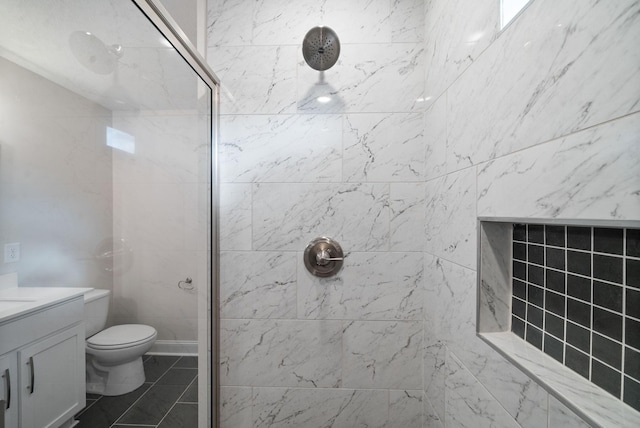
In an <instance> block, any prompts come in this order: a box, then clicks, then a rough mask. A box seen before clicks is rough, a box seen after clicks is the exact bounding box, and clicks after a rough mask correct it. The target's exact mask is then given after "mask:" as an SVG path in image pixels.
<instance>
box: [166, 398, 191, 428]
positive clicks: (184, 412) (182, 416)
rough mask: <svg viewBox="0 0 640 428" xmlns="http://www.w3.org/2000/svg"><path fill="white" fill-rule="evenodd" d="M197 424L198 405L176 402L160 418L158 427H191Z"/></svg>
mask: <svg viewBox="0 0 640 428" xmlns="http://www.w3.org/2000/svg"><path fill="white" fill-rule="evenodd" d="M197 426H198V406H197V405H196V404H186V403H178V404H176V405H175V406H174V407H173V409H171V411H170V412H169V413H168V414H167V416H166V417H165V418H164V419H163V420H162V422H161V423H160V425H158V428H193V427H197Z"/></svg>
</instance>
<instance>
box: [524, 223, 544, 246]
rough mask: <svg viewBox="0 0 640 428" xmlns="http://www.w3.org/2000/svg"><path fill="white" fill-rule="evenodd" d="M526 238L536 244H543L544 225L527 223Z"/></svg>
mask: <svg viewBox="0 0 640 428" xmlns="http://www.w3.org/2000/svg"><path fill="white" fill-rule="evenodd" d="M527 240H528V242H535V243H536V244H544V226H543V225H541V224H529V225H527Z"/></svg>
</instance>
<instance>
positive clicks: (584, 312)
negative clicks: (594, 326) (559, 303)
mask: <svg viewBox="0 0 640 428" xmlns="http://www.w3.org/2000/svg"><path fill="white" fill-rule="evenodd" d="M567 318H568V319H570V320H571V321H573V322H575V323H578V324H580V325H583V326H585V327H587V328H590V327H591V306H590V305H587V304H586V303H583V302H581V301H579V300H574V299H567Z"/></svg>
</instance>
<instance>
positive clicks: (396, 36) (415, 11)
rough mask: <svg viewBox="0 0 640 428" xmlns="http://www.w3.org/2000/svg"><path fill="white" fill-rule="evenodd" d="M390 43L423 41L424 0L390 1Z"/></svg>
mask: <svg viewBox="0 0 640 428" xmlns="http://www.w3.org/2000/svg"><path fill="white" fill-rule="evenodd" d="M390 21H391V42H393V43H408V42H409V43H410V42H421V41H423V40H424V32H425V24H424V23H425V0H392V2H391V18H390Z"/></svg>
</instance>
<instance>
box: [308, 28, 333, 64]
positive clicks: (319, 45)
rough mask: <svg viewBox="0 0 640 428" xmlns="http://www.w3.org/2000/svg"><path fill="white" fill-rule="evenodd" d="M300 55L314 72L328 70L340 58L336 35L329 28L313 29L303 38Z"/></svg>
mask: <svg viewBox="0 0 640 428" xmlns="http://www.w3.org/2000/svg"><path fill="white" fill-rule="evenodd" d="M302 55H303V56H304V60H305V61H306V63H307V64H309V67H311V68H313V69H314V70H318V71H324V70H328V69H329V68H331V67H333V65H334V64H335V63H336V62H337V61H338V57H339V56H340V40H339V39H338V35H337V34H336V32H335V31H333V30H332V29H331V28H329V27H313V28H312V29H311V30H309V32H308V33H307V34H306V36H304V41H303V42H302Z"/></svg>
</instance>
